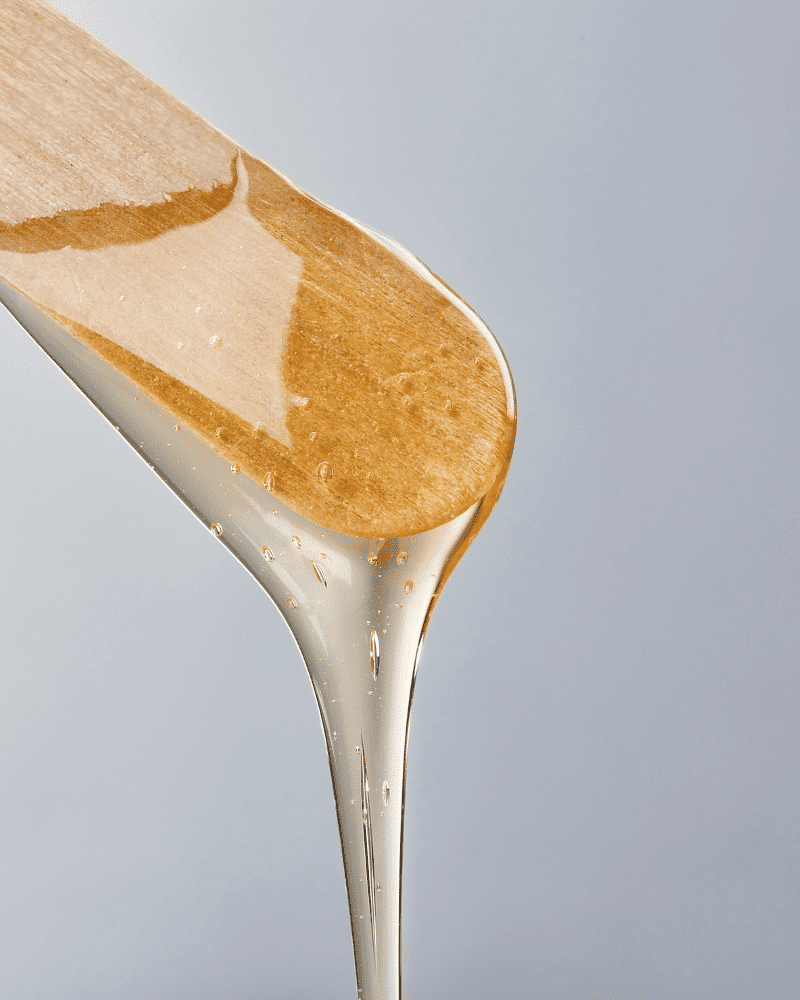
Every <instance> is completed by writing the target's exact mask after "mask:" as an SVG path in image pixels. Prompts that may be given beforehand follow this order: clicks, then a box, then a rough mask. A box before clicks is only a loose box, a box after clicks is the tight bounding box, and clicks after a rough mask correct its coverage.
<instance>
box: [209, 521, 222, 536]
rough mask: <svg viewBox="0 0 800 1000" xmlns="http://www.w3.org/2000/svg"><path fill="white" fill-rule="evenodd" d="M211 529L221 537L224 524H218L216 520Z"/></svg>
mask: <svg viewBox="0 0 800 1000" xmlns="http://www.w3.org/2000/svg"><path fill="white" fill-rule="evenodd" d="M211 530H212V531H213V532H214V534H215V535H216V536H217V538H219V536H220V535H221V534H222V525H221V524H217V522H216V521H215V522H214V523H213V524H212V525H211Z"/></svg>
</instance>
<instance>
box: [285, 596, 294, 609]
mask: <svg viewBox="0 0 800 1000" xmlns="http://www.w3.org/2000/svg"><path fill="white" fill-rule="evenodd" d="M286 604H287V607H288V608H289V610H290V611H297V601H296V600H295V599H294V598H293V597H287V598H286Z"/></svg>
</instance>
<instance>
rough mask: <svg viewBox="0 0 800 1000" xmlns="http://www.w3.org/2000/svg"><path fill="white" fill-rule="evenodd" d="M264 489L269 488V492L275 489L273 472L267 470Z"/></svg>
mask: <svg viewBox="0 0 800 1000" xmlns="http://www.w3.org/2000/svg"><path fill="white" fill-rule="evenodd" d="M264 489H265V490H269V491H270V493H272V491H273V490H274V489H275V473H274V472H268V473H267V475H266V477H265V479H264Z"/></svg>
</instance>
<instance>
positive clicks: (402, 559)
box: [397, 552, 408, 566]
mask: <svg viewBox="0 0 800 1000" xmlns="http://www.w3.org/2000/svg"><path fill="white" fill-rule="evenodd" d="M407 562H408V553H407V552H398V553H397V565H398V566H405V564H406V563H407Z"/></svg>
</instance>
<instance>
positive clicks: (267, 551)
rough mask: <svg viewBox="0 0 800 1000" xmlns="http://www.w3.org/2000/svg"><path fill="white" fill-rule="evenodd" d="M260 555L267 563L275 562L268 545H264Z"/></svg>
mask: <svg viewBox="0 0 800 1000" xmlns="http://www.w3.org/2000/svg"><path fill="white" fill-rule="evenodd" d="M261 555H262V556H263V557H264V558H265V559H266V560H267V562H275V556H274V555H273V554H272V549H271V548H270V547H269V545H265V546H264V548H263V549H262V550H261Z"/></svg>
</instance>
